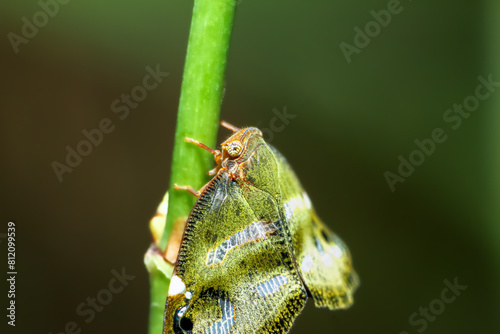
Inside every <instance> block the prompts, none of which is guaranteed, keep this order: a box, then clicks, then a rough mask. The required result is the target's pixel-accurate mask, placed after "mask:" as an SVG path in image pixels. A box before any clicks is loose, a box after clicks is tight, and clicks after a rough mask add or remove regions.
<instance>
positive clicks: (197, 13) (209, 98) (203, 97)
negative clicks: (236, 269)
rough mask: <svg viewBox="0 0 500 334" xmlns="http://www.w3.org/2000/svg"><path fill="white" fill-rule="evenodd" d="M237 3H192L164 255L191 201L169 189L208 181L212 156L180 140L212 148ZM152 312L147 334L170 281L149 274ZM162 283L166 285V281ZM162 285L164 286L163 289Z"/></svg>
mask: <svg viewBox="0 0 500 334" xmlns="http://www.w3.org/2000/svg"><path fill="white" fill-rule="evenodd" d="M235 3H236V0H195V1H194V8H193V17H192V22H191V29H190V32H189V40H188V47H187V54H186V63H185V65H184V75H183V79H182V87H181V97H180V102H179V110H178V114H177V127H176V131H175V142H174V152H173V157H172V169H171V175H170V193H169V200H168V208H169V209H168V213H167V220H166V224H165V229H164V232H163V235H162V238H161V241H160V244H159V245H158V246H159V247H160V249H161V250H165V248H166V246H167V243H168V240H169V239H170V235H171V233H172V229H173V226H174V223H175V222H176V221H177V220H178V219H180V218H184V217H187V216H188V215H189V212H190V211H191V208H192V207H193V204H194V202H195V200H196V198H195V197H194V196H193V195H191V194H189V193H188V192H186V191H176V190H173V188H174V184H178V185H186V186H192V187H193V188H194V189H200V188H201V187H202V186H203V184H204V183H206V182H207V171H208V170H210V169H211V166H213V157H212V156H211V155H210V154H209V153H207V152H206V151H204V150H202V149H200V148H198V147H196V146H195V145H193V144H189V143H186V142H185V140H184V138H185V137H191V138H193V139H196V140H198V141H200V142H202V143H204V144H206V145H207V146H209V147H214V145H215V142H216V138H217V129H218V127H219V125H218V122H219V113H220V106H221V103H222V96H223V91H224V72H225V68H226V59H227V52H228V49H229V40H230V36H231V30H232V26H233V17H234V8H235ZM150 275H151V276H150V277H151V279H150V280H151V309H150V312H151V314H150V323H149V333H150V334H160V333H161V332H160V331H159V328H161V327H162V322H163V307H158V305H156V304H155V303H156V302H157V300H158V299H162V300H163V303H164V301H165V298H166V296H167V292H168V283H169V280H170V277H167V276H165V275H164V276H165V277H162V273H161V272H159V271H157V270H156V271H155V270H153V271H150ZM165 278H166V279H167V281H165ZM165 283H166V284H165Z"/></svg>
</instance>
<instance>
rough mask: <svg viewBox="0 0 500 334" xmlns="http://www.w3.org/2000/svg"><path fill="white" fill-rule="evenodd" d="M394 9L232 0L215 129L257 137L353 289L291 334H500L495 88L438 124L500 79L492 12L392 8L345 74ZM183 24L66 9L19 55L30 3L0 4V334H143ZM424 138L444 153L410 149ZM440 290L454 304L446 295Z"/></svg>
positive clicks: (426, 5)
mask: <svg viewBox="0 0 500 334" xmlns="http://www.w3.org/2000/svg"><path fill="white" fill-rule="evenodd" d="M42 2H43V1H42ZM48 2H50V1H48ZM392 3H394V1H379V0H376V1H375V0H372V1H352V2H347V1H329V2H323V1H282V0H280V1H272V2H269V1H248V0H243V1H239V2H238V7H237V12H236V17H235V25H234V30H233V36H232V42H231V49H230V53H229V59H228V67H227V73H226V89H225V96H224V102H223V106H222V114H221V118H222V119H224V120H226V121H229V122H231V123H233V124H235V125H237V126H246V125H255V126H258V127H260V128H262V129H268V130H265V133H266V137H267V139H268V140H269V141H270V142H271V143H272V145H274V146H275V147H277V148H278V149H279V150H280V151H281V152H282V153H283V154H284V155H285V156H286V157H287V159H288V160H289V162H290V163H291V164H292V166H294V169H295V171H296V173H297V174H298V175H299V177H300V179H301V181H302V183H303V185H304V187H305V189H306V190H307V191H308V193H309V196H310V197H311V199H312V202H313V203H314V206H315V208H316V211H317V212H318V214H319V215H320V216H321V217H322V219H323V220H324V222H325V223H326V224H328V225H329V226H330V227H331V228H332V229H333V230H334V231H335V232H337V233H338V234H339V235H340V236H341V237H342V238H343V240H344V241H345V242H346V243H347V245H348V246H349V248H350V250H351V253H352V256H353V260H354V265H355V268H356V270H357V272H358V273H359V276H360V278H361V286H360V288H359V290H358V291H357V293H356V295H355V304H354V306H353V307H352V308H351V309H349V310H347V311H336V312H330V311H327V310H322V309H315V308H314V307H313V306H312V303H311V302H309V303H308V306H307V307H306V310H305V312H304V313H303V314H302V315H301V316H300V317H299V319H298V320H297V322H296V324H295V326H294V328H293V329H292V333H295V334H298V333H312V332H315V333H350V334H357V333H411V334H413V333H420V332H425V333H428V334H431V333H477V332H481V333H498V332H500V324H499V321H498V314H499V311H500V307H499V306H500V288H499V287H498V282H499V280H500V275H499V270H498V269H499V262H500V261H499V260H500V255H499V254H500V247H499V246H498V245H499V244H500V229H499V223H500V210H499V209H498V208H499V207H498V205H497V203H498V194H499V190H500V178H499V173H498V169H499V167H500V156H499V155H498V151H499V146H498V142H499V139H500V138H498V137H497V130H498V128H499V125H500V118H499V116H498V108H499V107H500V92H496V91H495V89H497V87H496V86H494V85H490V86H488V87H483V88H481V90H480V91H481V93H483V95H484V94H486V93H490V94H489V95H488V97H487V98H484V99H483V100H478V99H476V101H479V105H478V106H475V108H473V107H471V109H474V110H473V111H471V112H470V114H469V113H467V117H465V116H457V115H460V114H459V113H457V112H453V113H447V110H448V109H450V108H453V105H454V104H463V103H464V101H468V102H469V103H473V102H471V101H474V99H471V98H470V97H471V96H472V97H473V96H476V94H477V93H476V87H477V86H478V85H480V84H482V81H481V80H486V81H488V77H489V76H491V77H492V78H493V81H495V82H497V80H498V81H500V68H499V66H498V64H497V61H498V60H499V59H500V50H499V49H500V44H499V41H500V34H499V33H498V30H499V29H500V26H498V23H497V22H498V20H499V19H500V6H499V5H498V4H497V3H496V2H495V1H439V2H431V1H406V0H405V1H402V2H401V4H400V5H399V7H398V10H399V12H398V13H397V14H392V15H391V20H390V22H388V23H387V24H384V25H385V27H381V26H380V24H379V25H378V26H379V27H380V31H379V32H378V33H375V32H376V30H372V31H371V34H372V35H373V37H369V38H370V41H369V42H367V41H366V40H365V41H364V42H367V43H365V44H367V45H363V47H358V48H356V51H353V52H352V53H351V54H350V56H349V57H348V58H350V62H348V59H347V58H346V57H345V55H344V54H343V52H342V47H341V46H342V45H344V48H345V45H346V44H349V45H350V50H354V49H353V48H355V47H356V46H355V45H356V41H355V36H356V34H357V32H356V31H355V30H354V29H355V28H356V27H359V28H360V29H362V30H364V29H365V25H366V24H367V23H369V22H370V21H374V20H375V19H374V15H373V14H372V13H371V11H375V12H379V11H380V10H383V9H387V8H388V6H391V4H392ZM191 9H192V2H184V1H146V2H139V1H118V0H109V1H97V0H92V1H85V2H82V1H69V2H67V4H60V5H59V8H58V12H57V13H54V15H53V17H49V19H48V21H47V22H46V24H42V25H41V26H40V27H39V28H38V31H37V32H36V33H34V32H33V31H31V33H32V35H33V36H32V37H30V38H27V39H26V40H25V41H24V42H23V43H21V44H19V45H17V48H18V50H17V51H18V52H17V53H16V52H15V51H16V50H15V49H16V48H15V47H13V45H12V43H11V41H10V39H9V33H14V34H16V35H19V36H22V34H23V32H22V29H23V25H25V21H23V18H26V19H27V20H28V21H31V22H33V16H34V15H35V16H36V15H37V13H38V12H39V11H40V10H42V7H41V5H40V3H38V2H36V1H23V2H19V1H7V2H5V1H4V2H2V3H1V4H0V18H1V20H0V31H1V34H2V36H3V37H2V42H1V45H2V46H1V48H0V64H1V65H0V66H1V68H2V70H1V76H2V79H1V81H0V82H1V83H2V87H1V88H2V89H1V92H2V93H1V94H2V98H1V99H0V110H1V114H0V136H1V141H0V143H1V146H0V154H1V159H0V180H1V198H0V200H1V202H0V210H1V211H0V218H1V220H0V237H1V239H0V240H1V243H0V249H1V252H0V253H1V259H2V263H6V257H7V255H6V241H5V234H4V233H6V232H7V223H8V222H9V221H14V222H15V223H16V226H17V231H16V236H17V237H16V247H17V252H16V257H17V272H18V275H17V284H16V305H17V317H16V327H15V328H12V327H8V330H9V333H10V332H12V333H54V334H55V333H60V332H64V330H65V326H66V324H67V323H68V322H70V321H74V322H75V323H76V324H77V325H78V326H79V328H80V329H81V330H82V333H110V332H111V333H146V331H147V317H148V307H149V283H148V275H147V272H146V269H145V267H144V264H143V255H144V253H145V251H146V249H147V248H148V246H149V244H150V242H151V237H150V234H149V230H148V221H149V219H150V218H151V216H152V215H153V214H154V213H155V211H156V207H157V205H158V203H159V202H160V200H161V199H162V197H163V195H164V193H165V191H166V190H167V185H168V179H169V173H170V162H171V154H172V145H173V137H174V130H175V120H176V111H177V105H178V100H179V93H180V85H181V80H182V69H183V63H184V56H185V50H186V44H187V37H188V32H189V24H190V17H191ZM42 23H43V22H42ZM372 28H373V26H372ZM10 36H11V37H12V35H10ZM357 42H358V45H360V44H359V43H360V40H359V39H358V40H357ZM342 43H345V44H342ZM157 66H159V68H160V69H161V71H163V72H168V73H169V75H168V76H166V77H164V78H161V82H160V83H159V84H158V86H157V87H156V88H155V89H152V90H151V91H148V94H147V97H145V99H144V100H143V101H141V102H140V103H138V104H137V106H136V107H135V108H133V109H132V108H130V113H129V114H128V115H126V117H124V114H123V113H115V112H113V107H112V104H113V102H114V101H115V100H116V99H117V98H120V96H121V95H122V94H130V93H131V91H132V90H133V88H134V87H136V86H138V85H142V84H143V78H144V76H145V75H146V74H147V73H148V70H147V67H149V68H150V70H154V69H156V67H157ZM479 77H482V78H483V79H478V78H479ZM488 89H491V90H488ZM466 103H467V102H466ZM285 110H286V113H287V114H288V115H289V118H283V116H282V115H283V114H284V112H285ZM464 114H465V113H464ZM277 115H281V116H277ZM446 115H448V117H451V116H452V115H453V116H454V117H455V118H454V119H453V121H450V120H449V119H448V121H447V120H446ZM120 116H121V117H122V118H123V119H121V118H120ZM280 117H281V118H280ZM457 117H458V118H457ZM103 119H109V120H110V122H111V123H110V124H112V127H113V130H112V131H110V132H109V133H105V134H103V138H102V141H101V142H100V143H99V145H97V146H93V147H92V152H91V153H90V154H88V156H86V157H83V158H82V161H81V162H79V163H78V165H77V166H76V167H74V168H73V170H72V172H70V173H69V172H68V173H64V174H63V175H62V181H61V180H59V179H58V177H57V175H56V173H55V172H54V170H53V163H54V161H57V162H60V163H64V160H65V159H66V154H67V151H66V147H67V146H69V147H71V148H73V149H75V148H76V147H77V145H78V143H79V142H81V141H82V140H83V139H85V134H84V133H83V132H82V131H84V130H86V131H91V130H93V129H96V128H99V126H100V124H101V122H102V120H103ZM459 121H460V122H461V123H460V124H459V123H458V122H459ZM281 125H283V126H281ZM435 129H438V130H437V131H438V132H439V129H442V132H441V135H440V136H436V138H438V139H439V138H440V140H441V141H442V142H440V143H439V142H435V141H434V144H433V145H434V149H433V150H431V149H430V147H431V146H432V145H431V144H428V145H430V146H427V150H428V153H429V152H430V153H429V154H426V155H421V156H420V155H419V153H414V152H416V151H417V150H419V146H418V145H417V144H416V143H415V141H416V140H417V141H423V142H426V143H429V138H433V132H435ZM228 134H229V133H228V131H227V130H225V129H221V131H220V135H219V138H220V140H223V139H224V138H225V137H226V136H228ZM443 138H446V139H445V140H443ZM420 150H422V149H420ZM431 151H432V152H431ZM400 156H402V157H403V158H404V159H406V160H410V156H411V157H412V158H411V159H414V160H415V159H416V160H415V161H416V162H417V165H418V166H415V167H413V168H411V167H408V166H407V167H406V168H411V169H413V170H411V169H410V170H406V171H404V170H403V173H405V172H406V173H407V174H405V175H407V176H404V177H402V176H399V177H401V179H399V180H400V181H401V180H404V182H396V183H395V184H394V188H393V189H391V186H390V185H389V184H388V182H387V180H386V176H387V173H386V172H391V173H394V174H393V175H396V174H398V173H399V172H398V166H399V165H400V163H401V162H400V160H399V157H400ZM422 156H423V157H424V158H423V159H421V157H422ZM419 157H420V160H419ZM422 160H423V161H422ZM403 169H404V168H403ZM408 174H410V175H408ZM60 181H61V182H60ZM392 190H394V191H392ZM1 267H2V268H5V267H6V265H5V266H4V264H2V265H1ZM123 268H125V269H123ZM122 270H125V272H126V274H127V275H130V276H134V277H135V278H133V279H131V280H129V281H127V283H126V284H127V285H126V286H124V288H123V290H121V291H120V292H118V293H115V294H113V295H112V300H110V301H109V303H108V304H107V305H105V306H103V307H102V309H100V311H99V312H97V311H93V312H90V311H88V310H90V307H89V306H87V305H86V303H87V302H88V300H87V298H95V297H96V295H97V294H98V293H100V291H101V290H102V289H108V284H109V282H110V280H111V279H112V277H114V274H113V271H117V272H121V271H122ZM6 272H7V270H6V269H5V270H2V274H1V277H2V282H3V283H2V284H1V285H0V286H1V287H2V290H3V291H2V292H1V293H0V294H1V295H2V296H3V297H2V298H0V306H1V309H2V312H0V313H1V314H2V325H1V326H2V328H4V327H3V326H5V327H7V326H6V322H7V321H6V319H5V309H6V307H7V302H8V299H7V297H6V291H7V286H6V285H5V275H6ZM445 281H446V282H447V283H446V282H445ZM454 282H458V284H459V285H460V286H466V287H467V288H466V289H465V290H463V289H462V290H457V291H455V292H456V294H453V292H450V291H447V292H446V291H445V293H444V294H443V290H444V289H445V288H447V286H448V285H449V284H451V285H453V284H454ZM4 287H5V288H4ZM4 289H5V290H4ZM4 291H5V292H4ZM443 296H444V297H443ZM453 296H454V298H452V297H453ZM450 299H453V300H452V301H450ZM82 303H84V305H83V306H81V305H82ZM79 307H82V308H81V309H80V311H82V310H83V311H85V310H87V311H88V312H87V313H85V315H83V316H82V315H81V314H79V313H81V312H78V311H77V309H78V308H79ZM421 308H430V310H429V311H428V314H427V318H426V315H424V314H423V313H421V312H423V311H422V309H421ZM424 312H425V311H424ZM415 314H416V315H415Z"/></svg>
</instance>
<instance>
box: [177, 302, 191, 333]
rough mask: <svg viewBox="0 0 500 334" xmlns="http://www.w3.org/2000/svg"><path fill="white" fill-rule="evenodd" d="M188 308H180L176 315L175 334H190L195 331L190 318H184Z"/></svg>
mask: <svg viewBox="0 0 500 334" xmlns="http://www.w3.org/2000/svg"><path fill="white" fill-rule="evenodd" d="M186 309H187V307H186V306H182V307H179V308H178V309H177V310H176V311H175V315H174V333H175V334H189V333H191V331H192V330H193V322H192V321H191V319H189V318H188V317H184V313H185V312H186Z"/></svg>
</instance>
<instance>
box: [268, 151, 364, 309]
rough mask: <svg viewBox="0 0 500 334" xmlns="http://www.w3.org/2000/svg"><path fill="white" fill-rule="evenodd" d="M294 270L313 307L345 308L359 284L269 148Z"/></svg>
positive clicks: (342, 250) (338, 243)
mask: <svg viewBox="0 0 500 334" xmlns="http://www.w3.org/2000/svg"><path fill="white" fill-rule="evenodd" d="M273 151H274V154H275V156H276V159H277V161H278V166H279V174H280V185H281V190H282V198H283V202H284V208H285V213H286V220H287V221H288V223H289V228H290V232H291V235H292V237H293V245H294V253H295V259H296V263H297V267H298V269H299V271H300V274H301V276H302V279H303V280H304V283H305V285H306V287H307V289H308V290H309V292H310V295H311V296H312V297H313V299H314V304H315V305H316V306H317V307H328V308H330V309H332V310H333V309H339V308H341V309H342V308H348V307H349V306H351V304H352V303H353V298H352V295H353V293H354V291H355V290H356V288H357V286H358V285H359V280H358V276H357V275H356V273H355V272H354V269H353V268H352V264H351V256H350V254H349V250H348V249H347V247H346V245H345V244H344V243H343V242H342V240H340V238H339V237H337V236H336V235H335V234H334V233H333V232H331V231H330V229H329V228H328V227H327V226H325V225H324V224H323V223H322V222H321V220H320V219H319V218H318V217H317V216H316V214H315V212H314V208H313V207H312V205H311V201H310V200H309V197H308V196H307V194H306V193H305V192H304V191H303V189H302V186H301V185H300V182H299V180H298V178H297V177H296V175H295V173H294V172H293V170H292V169H291V167H290V165H289V164H288V163H287V161H286V159H285V158H284V157H283V156H282V155H281V154H280V153H279V152H277V151H276V150H275V149H273Z"/></svg>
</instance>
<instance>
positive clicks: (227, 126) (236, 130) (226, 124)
mask: <svg viewBox="0 0 500 334" xmlns="http://www.w3.org/2000/svg"><path fill="white" fill-rule="evenodd" d="M220 125H222V126H223V127H225V128H226V129H228V130H231V131H233V132H238V131H240V130H241V129H240V128H237V127H235V126H234V125H232V124H230V123H228V122H226V121H221V122H220Z"/></svg>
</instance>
